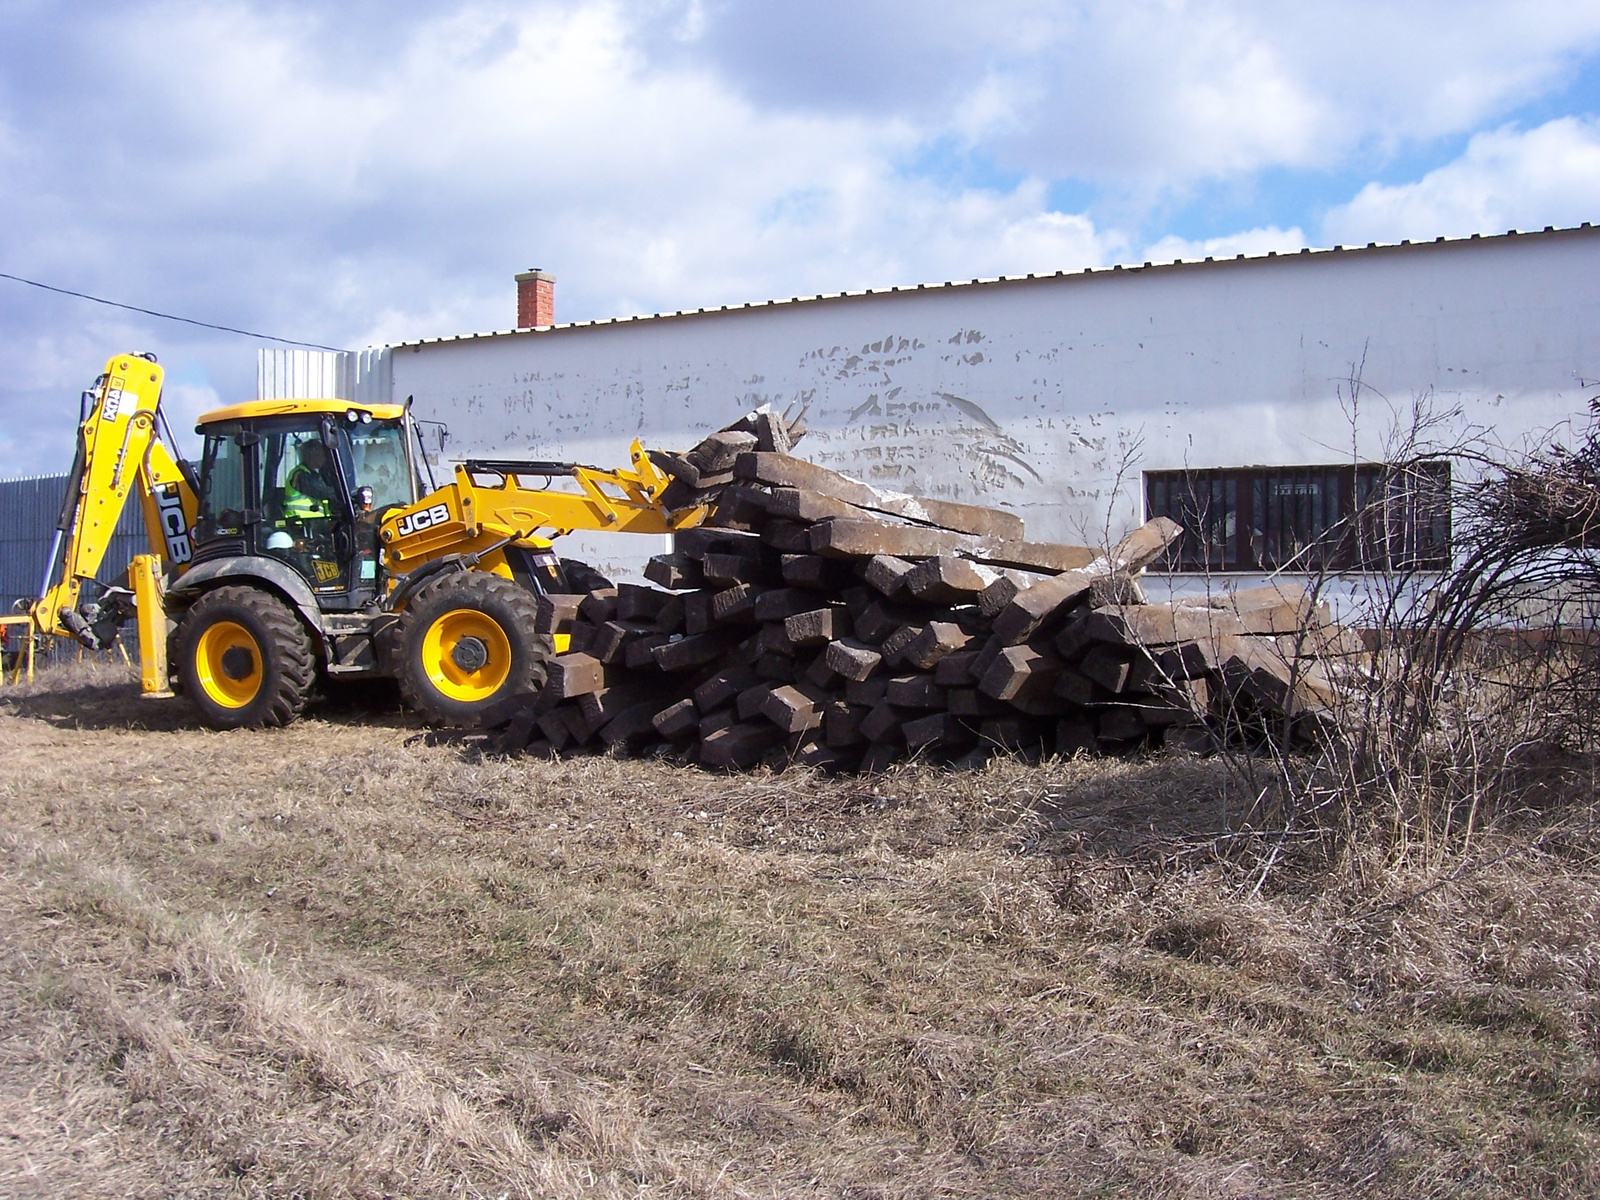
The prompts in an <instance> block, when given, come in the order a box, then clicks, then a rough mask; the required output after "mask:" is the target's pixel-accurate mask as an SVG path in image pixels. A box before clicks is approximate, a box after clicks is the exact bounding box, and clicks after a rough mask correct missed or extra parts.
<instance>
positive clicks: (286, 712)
mask: <svg viewBox="0 0 1600 1200" xmlns="http://www.w3.org/2000/svg"><path fill="white" fill-rule="evenodd" d="M208 635H209V636H208ZM176 643H177V659H178V675H179V678H180V679H181V680H182V682H183V692H184V695H186V696H187V697H188V698H189V702H190V703H191V704H193V705H194V706H195V709H196V710H197V711H198V712H199V714H200V719H201V720H202V721H204V722H205V723H206V724H207V725H209V726H211V728H213V729H255V728H259V727H261V726H267V725H288V724H289V723H290V722H292V721H294V719H295V718H296V717H298V716H299V715H300V713H301V711H302V710H303V709H304V708H305V706H306V698H307V697H308V696H309V695H310V694H311V685H312V683H313V681H314V680H315V679H316V672H317V666H316V657H315V655H314V654H313V653H312V649H311V635H310V634H309V633H308V632H307V631H306V627H305V626H304V625H302V624H301V623H300V618H299V617H297V616H296V615H295V614H294V611H293V610H292V609H291V608H290V607H289V606H288V605H287V604H285V603H284V602H283V601H282V600H280V599H279V598H278V597H277V596H275V595H273V594H272V593H271V592H268V591H266V590H264V589H262V588H256V587H239V586H234V587H221V588H217V589H216V590H215V591H210V592H207V593H206V594H205V595H203V596H201V597H200V599H198V600H196V601H195V602H194V604H193V605H191V606H190V608H189V611H188V612H186V613H184V615H183V619H182V621H181V622H180V623H179V625H178V636H177V638H176ZM252 644H253V651H252V649H251V648H250V647H251V645H252Z"/></svg>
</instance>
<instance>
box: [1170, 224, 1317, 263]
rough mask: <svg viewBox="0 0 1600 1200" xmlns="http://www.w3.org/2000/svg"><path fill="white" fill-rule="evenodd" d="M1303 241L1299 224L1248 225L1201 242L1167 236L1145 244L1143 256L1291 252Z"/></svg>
mask: <svg viewBox="0 0 1600 1200" xmlns="http://www.w3.org/2000/svg"><path fill="white" fill-rule="evenodd" d="M1304 245H1306V236H1305V234H1303V233H1302V232H1300V227H1299V226H1298V225H1297V226H1295V227H1293V228H1291V229H1279V228H1278V227H1277V226H1276V225H1268V226H1266V227H1265V228H1260V229H1246V230H1242V231H1241V232H1239V233H1230V234H1228V235H1227V236H1225V237H1214V238H1206V239H1204V240H1203V241H1198V242H1195V241H1189V240H1188V239H1186V238H1180V237H1164V238H1162V239H1161V240H1160V241H1158V242H1153V243H1152V244H1151V245H1149V246H1147V247H1146V248H1145V252H1144V258H1145V260H1146V261H1147V262H1171V261H1172V260H1173V259H1177V258H1182V259H1188V260H1193V259H1200V258H1233V257H1235V256H1236V255H1240V254H1252V255H1254V254H1265V253H1267V252H1268V251H1269V250H1276V251H1277V252H1278V253H1280V254H1288V253H1291V252H1293V251H1295V250H1298V249H1300V248H1301V247H1302V246H1304Z"/></svg>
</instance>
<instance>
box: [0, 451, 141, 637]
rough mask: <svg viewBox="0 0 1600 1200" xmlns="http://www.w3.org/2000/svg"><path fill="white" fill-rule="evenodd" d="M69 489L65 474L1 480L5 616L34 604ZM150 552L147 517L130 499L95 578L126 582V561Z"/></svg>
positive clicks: (0, 570)
mask: <svg viewBox="0 0 1600 1200" xmlns="http://www.w3.org/2000/svg"><path fill="white" fill-rule="evenodd" d="M66 486H67V477H66V476H65V475H40V476H36V477H34V478H32V479H6V480H0V605H4V609H5V611H6V612H10V611H11V609H12V606H13V605H14V604H15V603H16V602H17V601H18V600H32V599H34V598H35V597H37V596H38V594H39V577H40V576H41V575H42V574H43V573H44V560H45V556H46V555H47V554H49V552H50V539H51V538H52V537H53V536H54V535H55V528H56V518H57V517H58V516H59V515H60V514H61V497H62V494H63V492H64V491H65V490H66ZM148 549H149V542H148V540H147V539H146V537H145V529H144V518H143V516H142V515H141V514H140V512H139V506H138V504H137V503H136V502H135V500H134V498H133V497H131V496H130V497H129V499H128V506H127V508H125V509H123V512H122V519H121V520H120V521H118V522H117V531H116V533H115V534H113V535H112V537H111V544H110V545H109V546H108V547H107V549H106V557H105V561H104V562H103V563H101V565H100V573H99V575H98V576H97V578H98V579H99V580H100V582H102V583H116V584H123V583H126V582H127V576H128V561H129V560H130V559H131V558H132V557H133V556H134V555H135V554H141V553H145V552H147V551H148Z"/></svg>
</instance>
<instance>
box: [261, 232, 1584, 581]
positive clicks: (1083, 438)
mask: <svg viewBox="0 0 1600 1200" xmlns="http://www.w3.org/2000/svg"><path fill="white" fill-rule="evenodd" d="M519 285H520V286H521V287H522V288H523V289H524V291H525V293H526V291H527V289H529V288H531V287H538V288H541V289H543V293H542V295H541V296H540V298H539V299H540V303H542V304H543V307H542V308H538V307H534V308H530V305H529V302H528V301H529V297H528V296H527V295H526V294H525V295H524V297H523V301H524V302H523V305H522V312H523V314H524V317H523V319H527V317H526V315H525V314H526V313H528V312H529V311H537V312H540V313H549V312H550V307H549V301H550V299H551V297H550V293H549V289H550V288H551V287H552V286H553V281H551V280H550V277H549V276H546V275H544V274H542V273H529V274H527V275H524V276H521V277H519ZM285 361H286V353H285V352H265V353H264V358H263V372H262V373H263V394H264V395H268V394H292V393H283V392H281V391H274V390H272V389H275V388H281V387H282V386H283V385H282V384H281V383H274V382H273V381H272V380H271V379H270V378H269V376H271V375H273V374H274V373H281V372H283V371H284V370H285V368H284V367H283V366H282V365H281V364H282V363H284V362H285ZM272 364H279V365H272ZM326 371H327V373H328V374H329V377H330V378H332V377H333V376H339V377H340V379H342V380H343V382H337V381H336V382H337V386H339V387H340V388H342V389H345V391H346V392H348V394H351V395H354V394H355V393H354V391H351V390H350V389H360V390H361V391H362V393H363V394H365V395H373V394H378V393H384V394H389V395H392V396H393V397H394V398H395V399H397V400H398V399H404V398H405V397H407V396H412V397H414V398H415V411H416V413H417V415H418V416H419V417H421V418H424V419H427V420H431V421H437V422H440V423H442V425H443V426H444V427H445V428H446V429H447V430H448V436H447V437H446V439H445V441H444V444H443V451H442V458H443V459H444V460H446V461H448V460H450V459H461V458H467V457H488V456H492V457H498V458H508V457H529V458H565V459H573V460H577V461H581V462H588V463H595V464H614V463H621V462H624V461H625V458H626V453H627V446H628V443H629V441H630V439H632V438H634V437H640V438H643V439H644V440H645V442H646V443H647V444H649V445H656V446H662V447H667V448H683V447H687V446H688V445H691V444H692V443H693V442H694V441H696V440H697V439H698V438H699V437H700V436H701V435H702V434H703V433H704V432H705V431H706V430H708V429H711V428H715V427H717V426H720V425H722V424H725V423H726V422H728V421H729V420H732V419H734V418H736V417H737V416H739V415H740V414H741V413H743V412H745V411H747V410H748V409H750V408H752V407H754V406H756V405H760V404H771V405H772V406H773V407H774V408H777V409H780V410H783V409H798V408H804V409H805V410H806V422H807V424H808V425H809V427H810V433H809V435H808V436H807V438H806V439H805V441H804V442H802V443H801V445H800V446H799V447H797V453H801V454H804V455H805V456H806V457H809V458H811V459H813V460H814V461H816V462H819V463H822V464H825V465H827V466H830V467H833V468H835V469H838V470H840V471H844V472H846V473H848V474H851V475H855V476H857V477H859V478H862V479H865V480H867V481H869V482H872V483H874V484H878V485H881V486H884V487H888V488H893V489H898V490H902V491H907V492H913V493H917V494H922V495H929V496H936V497H942V498H947V499H953V500H960V501H965V502H969V503H975V504H984V505H991V506H996V507H1000V508H1006V509H1010V510H1013V511H1015V512H1016V513H1018V514H1019V515H1021V516H1022V517H1024V518H1025V520H1026V522H1027V527H1028V530H1029V535H1030V536H1031V537H1034V538H1037V539H1040V540H1061V541H1083V540H1085V539H1088V540H1090V541H1094V542H1101V541H1104V540H1105V538H1106V537H1107V536H1108V535H1109V536H1110V537H1113V538H1114V537H1116V536H1118V535H1120V533H1121V532H1123V531H1124V530H1126V529H1127V528H1128V527H1130V526H1132V525H1133V524H1135V523H1137V522H1139V521H1141V520H1143V519H1144V518H1145V516H1146V515H1149V514H1152V513H1154V512H1155V511H1163V510H1164V511H1170V512H1172V513H1173V515H1177V516H1179V518H1180V520H1182V519H1185V518H1187V521H1186V523H1187V524H1189V525H1191V526H1194V525H1199V524H1205V525H1207V526H1208V529H1207V530H1206V531H1205V533H1204V534H1203V536H1201V537H1199V538H1197V539H1195V540H1194V541H1193V542H1192V543H1191V545H1190V547H1189V550H1188V551H1187V557H1186V558H1185V559H1184V560H1183V561H1182V562H1180V563H1178V564H1177V565H1179V566H1181V567H1186V568H1188V569H1190V570H1192V571H1200V570H1203V569H1209V570H1210V571H1211V572H1216V571H1224V572H1238V573H1241V574H1258V573H1260V572H1262V571H1264V570H1270V569H1274V568H1283V567H1285V566H1291V567H1292V566H1298V565H1304V559H1303V558H1296V554H1297V553H1298V552H1299V551H1301V550H1303V547H1304V545H1305V543H1306V541H1307V540H1308V539H1312V538H1314V537H1315V536H1316V534H1317V533H1318V531H1319V530H1321V529H1322V528H1324V527H1326V526H1327V525H1328V524H1329V523H1331V522H1338V521H1341V520H1343V519H1344V518H1347V517H1348V516H1349V515H1350V513H1351V510H1352V508H1353V507H1354V506H1356V505H1358V504H1359V503H1360V502H1361V500H1362V497H1363V495H1364V494H1365V492H1366V490H1367V489H1369V488H1370V487H1372V486H1381V485H1380V484H1377V483H1376V482H1375V479H1376V477H1375V476H1374V474H1373V472H1372V471H1371V469H1370V468H1369V469H1365V470H1364V469H1361V468H1358V467H1357V466H1356V464H1357V463H1358V462H1360V463H1381V462H1382V461H1384V459H1385V457H1386V455H1388V454H1389V453H1390V446H1391V438H1392V436H1393V434H1394V432H1395V430H1396V429H1397V428H1399V427H1404V426H1406V425H1408V424H1409V422H1410V420H1411V414H1412V413H1413V412H1414V411H1415V410H1416V409H1417V408H1419V407H1421V408H1424V409H1428V410H1430V411H1432V412H1433V413H1435V414H1454V415H1452V416H1449V418H1448V419H1447V420H1446V421H1445V422H1444V424H1443V425H1442V426H1439V427H1437V428H1436V429H1435V430H1434V436H1435V438H1436V439H1439V440H1441V441H1443V440H1448V439H1449V438H1451V437H1453V436H1457V435H1460V434H1463V433H1466V432H1469V431H1470V430H1472V429H1485V430H1489V431H1491V432H1492V433H1493V434H1494V435H1495V436H1497V437H1498V438H1499V439H1500V440H1502V441H1504V442H1508V443H1511V442H1516V441H1518V440H1519V439H1522V438H1525V437H1528V436H1531V435H1535V434H1540V433H1542V432H1543V431H1546V430H1548V429H1550V428H1551V427H1553V426H1556V425H1558V424H1561V423H1563V422H1566V421H1569V420H1571V419H1573V418H1575V417H1578V416H1580V415H1581V414H1586V413H1587V402H1588V400H1589V398H1590V397H1591V396H1593V395H1595V394H1596V391H1597V386H1600V383H1597V381H1600V229H1593V228H1591V227H1590V226H1588V225H1587V224H1586V225H1584V226H1582V227H1580V228H1577V229H1560V230H1556V229H1546V230H1545V231H1543V232H1536V233H1512V234H1506V235H1503V236H1497V237H1473V238H1470V239H1456V240H1446V239H1439V240H1438V241H1437V242H1425V243H1404V242H1403V243H1400V244H1399V245H1369V246H1366V247H1361V248H1341V247H1335V248H1334V249H1332V250H1321V251H1311V250H1305V251H1301V252H1300V253H1298V254H1284V255H1279V254H1268V255H1265V256H1257V257H1245V256H1243V255H1241V256H1240V257H1239V258H1237V259H1225V260H1219V261H1212V260H1211V259H1207V260H1205V261H1204V262H1193V261H1190V262H1180V263H1173V264H1159V265H1156V264H1146V265H1144V266H1142V267H1140V266H1133V267H1112V268H1104V269H1094V270H1084V271H1077V272H1071V273H1059V274H1054V275H1040V276H1033V275H1029V276H1026V277H1015V276H1013V277H1006V278H1000V279H975V280H972V281H971V282H956V283H945V284H936V285H926V286H916V287H902V288H890V289H886V290H869V291H866V292H849V293H843V294H839V295H824V296H816V297H795V298H792V299H786V300H773V301H767V302H764V303H756V304H747V305H736V306H728V307H725V308H719V309H703V310H697V311H692V312H676V313H662V314H657V315H654V316H647V317H628V318H618V319H616V320H603V321H589V322H579V323H574V324H566V325H560V324H557V325H550V326H545V327H540V328H532V329H519V330H514V331H509V332H503V333H486V334H473V335H466V336H456V337H441V338H434V339H426V340H423V341H420V342H410V343H404V344H401V345H396V346H393V347H389V348H388V349H387V352H383V351H377V352H364V354H363V355H362V356H360V357H359V360H357V359H356V358H355V357H352V358H351V359H349V360H343V362H342V364H334V365H330V366H328V367H327V368H326ZM1174 472H1185V473H1186V474H1184V475H1174V474H1172V473H1174ZM1197 501H1198V504H1199V510H1197V509H1196V507H1195V505H1196V502H1197ZM1201 510H1203V512H1202V511H1201ZM1408 537H1411V538H1412V541H1413V543H1414V544H1413V546H1412V548H1413V550H1414V551H1416V552H1417V553H1421V554H1423V555H1424V557H1426V556H1427V555H1429V554H1436V553H1438V554H1442V553H1443V539H1444V538H1445V537H1447V532H1446V531H1445V530H1444V529H1443V528H1442V527H1441V528H1438V529H1433V530H1428V529H1423V530H1420V531H1415V530H1414V531H1412V532H1411V534H1409V535H1408ZM1430 538H1431V539H1432V541H1431V542H1430ZM575 540H576V539H575ZM641 540H643V539H641ZM618 541H619V539H602V540H598V541H593V542H588V543H585V544H584V545H583V546H582V548H581V549H580V548H578V547H576V546H575V547H574V550H573V552H574V553H575V554H577V555H578V556H580V557H587V558H589V559H590V560H591V561H594V562H595V563H596V564H597V565H601V566H602V567H603V568H609V569H610V570H612V571H613V572H617V573H626V570H627V568H628V566H629V565H630V564H632V565H636V564H638V563H640V562H642V560H643V557H644V556H646V555H647V554H649V553H653V552H655V551H656V547H655V546H654V545H650V546H640V547H638V548H637V553H636V554H629V553H628V550H629V549H632V548H631V547H629V548H624V547H620V546H619V545H618V544H617V542H618ZM1418 547H1420V549H1418ZM1362 553H1369V554H1370V551H1363V552H1362ZM1330 561H1331V564H1332V565H1333V566H1335V567H1338V568H1340V569H1344V570H1349V571H1350V572H1352V573H1353V574H1359V571H1360V568H1361V567H1363V566H1371V565H1373V564H1371V563H1364V562H1362V561H1359V560H1358V556H1357V555H1356V554H1355V553H1354V552H1352V551H1350V550H1348V549H1346V550H1345V551H1342V552H1339V553H1337V554H1335V556H1334V558H1333V559H1331V560H1330Z"/></svg>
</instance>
